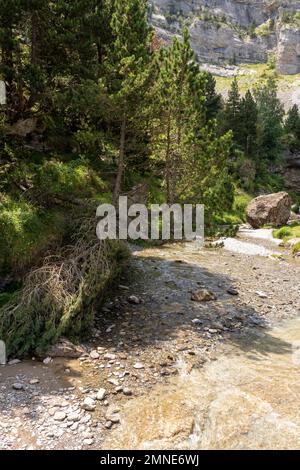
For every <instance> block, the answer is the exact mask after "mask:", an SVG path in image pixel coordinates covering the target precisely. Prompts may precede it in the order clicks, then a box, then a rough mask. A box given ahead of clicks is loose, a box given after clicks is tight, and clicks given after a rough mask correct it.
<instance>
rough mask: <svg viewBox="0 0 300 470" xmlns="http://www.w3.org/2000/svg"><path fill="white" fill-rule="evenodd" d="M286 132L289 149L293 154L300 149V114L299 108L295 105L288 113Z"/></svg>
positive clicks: (285, 125)
mask: <svg viewBox="0 0 300 470" xmlns="http://www.w3.org/2000/svg"><path fill="white" fill-rule="evenodd" d="M284 130H285V133H286V134H287V140H288V147H289V149H290V150H291V151H292V152H296V151H299V149H300V114H299V109H298V106H297V105H296V104H295V105H294V106H292V107H291V108H290V109H289V110H288V113H287V117H286V120H285V123H284Z"/></svg>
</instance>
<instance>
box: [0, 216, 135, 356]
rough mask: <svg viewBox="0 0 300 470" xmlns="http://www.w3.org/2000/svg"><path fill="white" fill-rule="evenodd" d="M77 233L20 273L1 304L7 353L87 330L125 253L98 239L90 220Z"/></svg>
mask: <svg viewBox="0 0 300 470" xmlns="http://www.w3.org/2000/svg"><path fill="white" fill-rule="evenodd" d="M76 235H77V237H76V238H75V242H74V243H73V245H72V247H70V248H69V250H68V254H67V255H64V256H63V257H62V253H59V252H58V253H57V256H56V257H55V258H54V259H53V260H48V261H46V262H45V263H44V265H43V266H42V267H40V268H39V269H37V270H35V271H32V272H31V273H29V274H28V275H27V276H25V278H24V283H23V288H22V290H21V291H20V292H17V293H16V294H15V295H14V296H13V297H12V298H11V299H10V300H9V301H8V302H5V303H4V305H3V306H2V307H0V337H1V338H3V339H4V341H5V342H6V346H7V353H8V355H22V354H25V353H28V352H30V351H36V350H39V351H41V350H42V351H43V350H45V348H47V346H49V344H51V343H53V342H54V341H55V340H57V338H58V337H59V336H61V335H64V336H68V337H69V338H71V339H73V340H78V339H79V338H82V337H84V336H87V335H88V332H89V330H90V328H91V327H92V325H93V318H94V312H95V308H96V307H97V305H98V304H99V302H100V301H101V299H102V300H103V298H104V295H105V292H106V290H107V287H108V285H109V283H111V282H112V280H113V279H114V278H115V277H116V276H117V275H118V273H119V272H120V270H121V268H122V265H123V263H124V261H125V260H126V259H127V258H128V256H129V253H128V251H127V249H126V248H125V246H124V245H122V244H121V243H119V242H112V241H107V242H102V243H99V240H97V238H96V234H95V221H94V219H93V220H92V223H91V224H89V223H86V222H85V223H84V224H83V225H82V226H81V228H80V229H79V232H76ZM83 253H84V255H83ZM83 261H84V263H83Z"/></svg>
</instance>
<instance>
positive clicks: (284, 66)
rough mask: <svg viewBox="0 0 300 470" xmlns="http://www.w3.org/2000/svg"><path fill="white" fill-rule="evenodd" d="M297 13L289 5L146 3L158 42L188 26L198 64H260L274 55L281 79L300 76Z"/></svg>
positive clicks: (281, 0) (275, 0) (275, 1)
mask: <svg viewBox="0 0 300 470" xmlns="http://www.w3.org/2000/svg"><path fill="white" fill-rule="evenodd" d="M297 11H300V1H294V0H261V1H256V0H150V18H151V22H152V24H153V25H154V26H155V28H156V30H157V33H158V36H159V37H160V38H162V39H163V40H164V41H166V42H170V40H171V38H172V36H173V35H174V34H176V35H180V34H181V30H182V27H183V26H184V25H185V26H187V27H188V28H189V30H190V34H191V42H192V46H193V49H194V51H195V53H196V55H197V57H198V59H199V61H200V62H202V63H203V62H206V63H214V64H224V63H228V62H232V63H237V64H239V63H247V62H248V63H259V62H266V61H267V60H268V56H269V54H271V53H274V54H276V55H277V57H278V70H279V72H280V73H283V74H295V73H298V72H300V52H299V47H300V29H299V27H298V26H297V24H298V23H297V22H296V23H295V22H294V21H293V19H292V18H293V15H294V13H295V12H297ZM287 18H289V19H288V20H287Z"/></svg>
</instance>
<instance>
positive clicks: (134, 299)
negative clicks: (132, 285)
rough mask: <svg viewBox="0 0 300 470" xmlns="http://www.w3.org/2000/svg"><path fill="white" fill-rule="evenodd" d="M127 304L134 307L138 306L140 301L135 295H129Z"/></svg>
mask: <svg viewBox="0 0 300 470" xmlns="http://www.w3.org/2000/svg"><path fill="white" fill-rule="evenodd" d="M128 302H129V303H130V304H135V305H138V304H140V303H141V299H140V298H139V297H137V296H136V295H130V296H129V297H128Z"/></svg>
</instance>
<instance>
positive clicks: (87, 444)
mask: <svg viewBox="0 0 300 470" xmlns="http://www.w3.org/2000/svg"><path fill="white" fill-rule="evenodd" d="M92 444H94V439H83V445H85V446H91V445H92Z"/></svg>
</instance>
